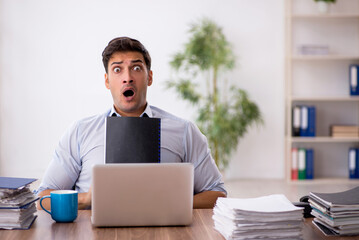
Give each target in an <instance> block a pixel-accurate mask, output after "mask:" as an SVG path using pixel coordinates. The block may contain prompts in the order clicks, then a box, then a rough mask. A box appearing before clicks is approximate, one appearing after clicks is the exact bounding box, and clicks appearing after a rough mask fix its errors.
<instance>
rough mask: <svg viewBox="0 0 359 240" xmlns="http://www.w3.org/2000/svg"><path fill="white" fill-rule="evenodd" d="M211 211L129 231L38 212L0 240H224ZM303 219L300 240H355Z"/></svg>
mask: <svg viewBox="0 0 359 240" xmlns="http://www.w3.org/2000/svg"><path fill="white" fill-rule="evenodd" d="M212 215H213V211H212V209H195V210H194V212H193V223H192V225H190V226H188V227H129V228H124V227H122V228H121V227H120V228H95V227H92V225H91V220H90V219H91V218H90V217H91V211H89V210H81V211H79V215H78V217H77V219H76V220H75V222H74V223H55V222H54V221H53V220H52V219H51V217H50V215H49V214H47V213H46V212H44V211H42V210H39V211H38V217H37V219H36V221H35V223H34V224H33V225H32V227H31V229H29V230H0V239H1V240H9V239H16V240H22V239H24V240H25V239H26V240H28V239H171V240H172V239H206V240H207V239H208V240H210V239H224V238H223V237H222V235H221V234H219V233H218V232H217V231H216V230H214V228H213V220H212ZM311 221H312V219H305V222H304V229H303V239H304V240H305V239H308V240H309V239H310V240H313V239H319V240H320V239H330V240H339V239H345V240H354V239H359V236H358V237H325V236H324V235H323V234H322V233H321V232H320V231H319V230H318V229H317V228H316V227H315V226H314V225H313V224H312V223H311Z"/></svg>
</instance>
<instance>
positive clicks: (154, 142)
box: [105, 117, 161, 163]
mask: <svg viewBox="0 0 359 240" xmlns="http://www.w3.org/2000/svg"><path fill="white" fill-rule="evenodd" d="M105 145H106V147H105V151H106V153H105V163H158V162H160V161H161V119H159V118H148V117H107V122H106V143H105Z"/></svg>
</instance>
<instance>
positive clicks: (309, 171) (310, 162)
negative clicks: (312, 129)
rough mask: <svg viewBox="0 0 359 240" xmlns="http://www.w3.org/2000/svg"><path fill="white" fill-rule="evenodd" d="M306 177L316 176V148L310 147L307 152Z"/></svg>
mask: <svg viewBox="0 0 359 240" xmlns="http://www.w3.org/2000/svg"><path fill="white" fill-rule="evenodd" d="M305 177H306V179H313V178H314V150H313V149H311V148H309V149H306V152H305Z"/></svg>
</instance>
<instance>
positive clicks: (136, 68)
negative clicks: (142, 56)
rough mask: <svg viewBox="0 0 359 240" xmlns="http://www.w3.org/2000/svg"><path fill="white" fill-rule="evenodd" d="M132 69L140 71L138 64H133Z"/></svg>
mask: <svg viewBox="0 0 359 240" xmlns="http://www.w3.org/2000/svg"><path fill="white" fill-rule="evenodd" d="M133 70H135V71H141V67H140V66H134V67H133Z"/></svg>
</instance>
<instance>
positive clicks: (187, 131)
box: [37, 37, 226, 209]
mask: <svg viewBox="0 0 359 240" xmlns="http://www.w3.org/2000/svg"><path fill="white" fill-rule="evenodd" d="M102 61H103V64H104V67H105V71H106V73H105V85H106V88H107V89H109V90H110V92H111V95H112V98H113V106H112V109H111V110H108V111H107V112H106V113H104V114H99V115H96V116H92V117H89V118H85V119H82V120H80V121H78V122H77V123H76V124H74V125H73V126H72V127H71V128H70V129H69V130H68V131H67V132H66V133H65V135H64V136H63V137H62V139H61V140H60V142H59V145H58V146H57V148H56V150H55V154H54V156H53V159H52V161H51V163H50V165H49V167H48V169H47V170H46V173H45V176H44V178H43V181H42V183H41V185H40V187H39V189H38V190H37V193H38V195H39V196H45V195H49V194H50V192H51V191H53V190H55V189H73V188H74V189H75V190H77V191H78V192H79V198H78V202H79V209H87V208H90V207H91V187H90V184H91V177H92V176H91V174H92V166H93V165H94V164H101V163H103V161H104V160H103V157H104V133H105V119H106V117H108V116H119V117H120V116H122V117H142V116H143V115H146V116H148V117H156V118H161V162H190V163H193V165H194V194H195V195H194V197H193V207H194V208H211V207H213V206H214V204H215V202H216V200H217V198H218V197H225V196H226V190H225V189H224V184H223V182H222V181H221V174H220V173H219V171H218V169H217V167H216V165H215V163H214V160H213V158H212V157H211V154H210V150H209V149H208V144H207V140H206V138H205V137H204V135H203V134H201V132H200V131H199V129H198V128H197V127H196V126H195V125H194V124H193V123H191V122H189V121H186V120H183V119H180V118H178V117H175V116H173V115H171V114H169V113H167V112H165V111H163V110H161V109H158V108H156V107H153V106H150V105H149V104H148V103H147V87H149V86H151V85H152V82H153V77H152V76H153V75H152V70H151V57H150V55H149V53H148V51H147V50H146V49H145V47H144V46H143V45H142V44H141V43H140V42H139V41H137V40H135V39H131V38H127V37H120V38H115V39H113V40H112V41H110V42H109V44H108V46H107V47H106V48H105V50H104V51H103V53H102ZM124 144H126V143H124ZM114 190H116V189H114ZM43 203H45V204H44V205H45V207H47V208H50V204H49V202H46V201H44V202H43Z"/></svg>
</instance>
